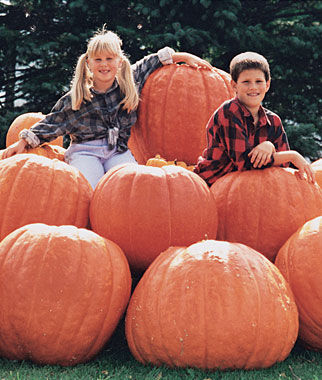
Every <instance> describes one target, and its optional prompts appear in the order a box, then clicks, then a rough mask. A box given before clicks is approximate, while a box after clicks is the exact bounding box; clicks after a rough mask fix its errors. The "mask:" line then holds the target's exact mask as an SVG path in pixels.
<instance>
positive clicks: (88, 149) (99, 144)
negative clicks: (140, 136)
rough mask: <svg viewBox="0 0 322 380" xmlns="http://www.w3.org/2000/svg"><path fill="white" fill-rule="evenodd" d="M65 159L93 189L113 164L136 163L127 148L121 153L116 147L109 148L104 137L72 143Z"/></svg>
mask: <svg viewBox="0 0 322 380" xmlns="http://www.w3.org/2000/svg"><path fill="white" fill-rule="evenodd" d="M65 161H66V162H67V163H68V164H70V165H72V166H74V167H76V168H77V169H78V170H79V171H80V172H81V173H82V174H83V175H84V176H85V178H86V179H87V181H88V182H89V183H90V184H91V186H92V188H93V189H95V187H96V185H97V183H98V181H99V180H100V179H101V178H102V177H103V175H104V174H105V173H106V172H107V171H108V170H109V169H111V168H112V167H113V166H116V165H119V164H124V163H136V161H135V158H134V157H133V155H132V153H131V151H130V150H129V149H128V150H127V151H125V152H123V153H119V152H117V151H116V148H113V149H112V150H109V149H108V145H107V140H106V139H99V140H92V141H86V142H83V143H78V144H75V143H72V144H71V145H70V146H69V148H68V149H67V150H66V152H65Z"/></svg>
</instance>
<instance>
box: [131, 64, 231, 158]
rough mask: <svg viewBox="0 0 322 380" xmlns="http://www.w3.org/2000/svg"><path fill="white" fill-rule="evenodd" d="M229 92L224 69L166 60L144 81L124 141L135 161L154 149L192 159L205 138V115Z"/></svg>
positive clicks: (227, 97)
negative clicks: (165, 62)
mask: <svg viewBox="0 0 322 380" xmlns="http://www.w3.org/2000/svg"><path fill="white" fill-rule="evenodd" d="M233 96H234V92H233V90H232V88H231V86H230V75H229V74H227V73H226V72H224V71H222V70H220V69H217V68H213V70H209V69H195V68H193V67H191V66H188V65H185V64H183V65H178V64H173V65H166V66H163V67H161V68H159V69H158V70H156V71H155V72H153V73H152V74H151V75H150V76H149V78H148V79H147V81H146V82H145V84H144V87H143V90H142V93H141V101H140V105H139V108H138V120H137V122H136V123H135V125H134V126H133V127H132V131H131V137H130V140H129V147H130V149H131V151H132V153H133V154H134V157H135V158H136V160H137V161H138V162H139V163H140V164H145V163H146V162H147V160H148V159H149V158H151V157H154V156H155V155H156V154H160V155H161V156H162V157H165V158H166V159H167V160H175V159H177V160H178V161H184V162H186V163H187V164H188V165H191V164H195V163H196V162H197V158H198V156H199V155H200V154H201V153H202V151H203V150H204V149H205V147H206V144H207V138H206V125H207V122H208V119H209V118H210V116H211V115H212V113H213V112H214V110H215V109H216V108H217V107H219V105H220V104H221V103H222V102H224V101H225V100H227V99H230V98H232V97H233Z"/></svg>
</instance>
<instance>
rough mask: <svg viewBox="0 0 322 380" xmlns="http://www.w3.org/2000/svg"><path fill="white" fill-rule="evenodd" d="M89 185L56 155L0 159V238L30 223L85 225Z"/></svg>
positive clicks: (18, 156)
mask: <svg viewBox="0 0 322 380" xmlns="http://www.w3.org/2000/svg"><path fill="white" fill-rule="evenodd" d="M92 193H93V191H92V188H91V186H90V185H89V183H88V182H87V180H86V179H85V177H84V176H83V175H82V174H81V173H80V172H79V170H78V169H76V168H74V167H72V166H71V165H68V164H66V163H65V162H62V161H59V160H57V159H53V160H51V159H49V158H46V157H43V156H38V155H35V154H18V155H15V156H12V157H10V158H7V159H4V160H1V161H0V210H1V213H0V240H1V239H3V238H4V237H5V236H6V235H8V234H9V233H10V232H12V231H13V230H15V229H17V228H19V227H21V226H23V225H25V224H29V223H37V222H41V223H46V224H56V225H62V224H72V225H75V226H77V227H86V226H87V224H88V219H89V204H90V200H91V197H92Z"/></svg>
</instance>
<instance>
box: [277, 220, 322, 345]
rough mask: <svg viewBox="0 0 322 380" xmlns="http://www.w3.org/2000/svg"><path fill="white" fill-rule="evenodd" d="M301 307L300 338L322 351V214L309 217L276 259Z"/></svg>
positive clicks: (285, 244)
mask: <svg viewBox="0 0 322 380" xmlns="http://www.w3.org/2000/svg"><path fill="white" fill-rule="evenodd" d="M275 264H276V266H277V267H278V268H279V269H280V271H281V272H282V274H283V275H284V277H285V279H286V280H287V281H288V283H289V285H290V287H291V289H292V291H293V294H294V297H295V302H296V304H297V307H298V311H299V320H300V328H299V338H300V340H301V341H302V343H304V345H305V346H306V347H308V348H311V349H314V350H319V351H322V283H321V278H322V216H318V217H317V218H314V219H312V220H309V221H307V222H306V223H305V224H304V225H303V226H302V227H300V228H299V229H298V230H297V231H296V232H295V233H294V234H293V235H292V236H291V237H290V238H289V239H288V240H287V241H286V242H285V243H284V245H283V246H282V247H281V249H280V250H279V252H278V254H277V257H276V261H275Z"/></svg>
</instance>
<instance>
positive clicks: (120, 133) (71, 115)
mask: <svg viewBox="0 0 322 380" xmlns="http://www.w3.org/2000/svg"><path fill="white" fill-rule="evenodd" d="M164 49H167V48H164ZM164 49H161V50H160V51H159V52H158V53H157V54H151V55H149V56H147V57H145V58H143V59H142V60H140V61H138V62H136V63H135V64H134V65H132V69H133V75H134V80H135V83H136V85H137V88H138V91H139V93H141V90H142V88H143V85H144V83H145V81H146V80H147V78H148V76H149V75H150V74H151V73H152V72H153V71H155V70H156V69H157V68H159V67H161V66H162V63H161V61H160V59H159V57H160V54H159V53H160V52H161V53H162V51H163V50H164ZM168 49H169V48H168ZM158 54H159V55H158ZM170 57H171V56H170ZM91 92H92V95H93V97H92V100H91V101H90V102H83V103H82V105H81V107H80V109H79V110H78V111H73V110H72V104H71V96H70V92H68V93H67V94H65V95H64V96H62V97H61V98H60V99H59V100H58V101H57V103H56V104H55V106H54V107H53V109H52V110H51V112H50V113H49V114H48V115H47V116H46V117H45V119H44V120H42V121H41V122H39V123H37V124H36V125H35V126H33V127H32V128H30V130H24V131H23V132H22V133H21V135H20V136H21V137H22V138H26V140H27V141H28V143H29V144H30V145H31V146H38V145H40V144H43V143H44V142H50V141H52V140H53V139H55V138H57V137H58V136H62V135H70V137H71V140H72V142H75V143H79V142H84V141H90V140H96V139H102V138H107V139H108V141H109V144H110V148H112V147H113V146H115V145H116V147H117V151H118V152H124V151H126V150H127V149H128V147H127V142H128V139H129V137H130V133H131V127H132V125H133V124H134V123H135V122H136V119H137V113H136V111H133V112H129V113H128V112H127V111H126V110H123V109H122V107H120V106H119V103H120V101H121V100H122V99H123V97H124V96H123V95H122V94H121V91H120V87H119V85H118V83H117V81H116V80H115V81H114V84H113V85H112V87H111V88H110V89H109V90H108V91H107V92H106V93H104V94H101V93H97V92H95V91H94V90H91ZM30 132H31V133H30Z"/></svg>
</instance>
